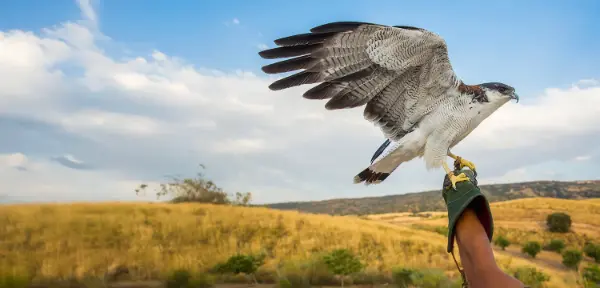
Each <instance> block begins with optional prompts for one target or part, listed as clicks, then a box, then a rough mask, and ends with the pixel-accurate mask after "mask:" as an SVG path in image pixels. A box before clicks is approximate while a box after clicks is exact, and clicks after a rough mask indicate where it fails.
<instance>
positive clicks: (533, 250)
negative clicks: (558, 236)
mask: <svg viewBox="0 0 600 288" xmlns="http://www.w3.org/2000/svg"><path fill="white" fill-rule="evenodd" d="M540 251H542V245H540V243H539V242H537V241H530V242H527V243H525V245H523V248H521V252H523V253H526V254H528V255H529V256H531V257H533V258H535V255H537V254H538V253H540Z"/></svg>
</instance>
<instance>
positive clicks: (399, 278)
mask: <svg viewBox="0 0 600 288" xmlns="http://www.w3.org/2000/svg"><path fill="white" fill-rule="evenodd" d="M415 273H418V271H416V270H412V269H406V268H395V269H393V270H392V279H393V280H394V283H395V284H396V285H397V286H398V287H399V288H408V287H410V286H411V285H413V284H414V283H413V282H412V277H411V276H412V275H413V274H415Z"/></svg>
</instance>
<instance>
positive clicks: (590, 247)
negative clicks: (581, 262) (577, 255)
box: [583, 243, 600, 263]
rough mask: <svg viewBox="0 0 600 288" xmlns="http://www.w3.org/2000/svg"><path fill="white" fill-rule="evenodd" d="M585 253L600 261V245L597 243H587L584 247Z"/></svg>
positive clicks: (597, 261)
mask: <svg viewBox="0 0 600 288" xmlns="http://www.w3.org/2000/svg"><path fill="white" fill-rule="evenodd" d="M583 253H585V255H586V256H588V257H590V258H592V259H594V261H595V262H596V263H600V245H598V244H595V243H587V244H585V246H584V247H583Z"/></svg>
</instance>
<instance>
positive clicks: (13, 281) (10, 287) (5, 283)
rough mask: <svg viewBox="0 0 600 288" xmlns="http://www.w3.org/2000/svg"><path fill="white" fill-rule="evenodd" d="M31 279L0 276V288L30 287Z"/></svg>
mask: <svg viewBox="0 0 600 288" xmlns="http://www.w3.org/2000/svg"><path fill="white" fill-rule="evenodd" d="M29 284H30V283H29V278H27V277H22V276H16V275H3V276H0V287H2V288H5V287H6V288H26V287H29Z"/></svg>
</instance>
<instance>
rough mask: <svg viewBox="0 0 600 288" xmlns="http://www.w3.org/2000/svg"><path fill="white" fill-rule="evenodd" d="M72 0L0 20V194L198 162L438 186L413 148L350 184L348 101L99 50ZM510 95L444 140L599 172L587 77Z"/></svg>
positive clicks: (515, 176)
mask: <svg viewBox="0 0 600 288" xmlns="http://www.w3.org/2000/svg"><path fill="white" fill-rule="evenodd" d="M78 3H79V6H80V8H81V12H82V16H83V18H84V19H82V20H81V21H76V22H65V23H60V24H58V25H56V26H54V27H48V28H46V29H44V30H43V31H42V32H41V33H34V32H32V31H24V30H12V31H0V77H1V79H3V80H2V81H0V132H1V133H2V135H3V141H0V142H1V143H0V201H4V202H15V201H94V200H134V199H139V198H136V196H135V193H134V192H133V190H134V188H135V187H136V186H137V185H138V184H139V183H141V182H149V183H156V182H159V181H162V180H164V179H165V178H164V177H165V176H166V175H173V174H178V175H182V176H186V175H189V176H191V175H194V173H195V172H196V171H197V169H196V168H197V167H198V164H204V165H206V166H207V173H208V175H209V176H210V177H211V178H213V179H214V180H215V181H216V182H217V183H218V184H219V185H221V186H223V187H224V188H225V189H226V190H227V191H230V192H235V191H251V192H253V194H254V198H255V202H257V203H264V202H279V201H298V200H317V199H328V198H338V197H361V196H372V195H384V194H397V193H405V192H413V191H418V190H422V189H435V188H438V187H439V186H440V185H441V181H442V176H443V174H442V171H441V170H438V171H426V170H425V166H424V165H423V163H422V162H421V161H419V160H416V161H413V162H410V163H407V164H405V165H403V166H401V167H400V168H399V169H398V170H396V172H395V173H394V174H393V175H392V176H391V177H390V178H388V180H386V182H385V183H384V184H382V185H378V186H370V187H365V186H363V185H354V184H352V178H353V176H354V175H355V174H356V173H357V172H360V171H361V170H362V169H363V168H365V167H366V166H367V165H368V164H369V162H368V161H369V159H370V157H371V155H372V153H373V152H374V151H375V149H377V147H378V146H379V145H380V144H381V142H383V140H384V139H383V136H382V135H381V133H380V132H379V130H378V129H377V128H376V127H375V126H373V125H372V124H370V123H369V122H367V121H365V120H363V117H362V111H361V110H360V109H355V110H345V111H332V112H329V111H326V110H325V109H324V107H323V106H324V104H325V103H324V102H319V101H310V100H306V99H303V98H302V97H301V95H302V92H303V91H304V90H305V89H306V88H304V87H301V88H297V89H291V90H289V91H283V92H272V91H269V90H268V88H267V86H268V85H269V84H270V83H271V82H272V81H273V80H274V79H273V78H269V77H266V76H264V75H255V74H253V73H250V72H247V71H233V72H228V71H219V70H217V69H211V68H210V67H202V68H199V67H196V66H194V65H193V64H191V63H188V62H186V61H185V59H180V58H178V57H176V56H174V55H167V54H165V53H163V52H161V51H152V52H151V53H139V55H138V56H135V57H131V56H128V57H124V56H122V55H116V54H118V53H108V52H106V51H105V50H104V45H106V44H107V43H111V42H115V41H114V40H111V39H110V38H109V36H110V35H103V34H102V33H101V32H100V30H99V28H98V25H97V24H98V18H99V16H98V15H97V13H96V12H95V11H94V9H93V5H90V2H87V1H79V2H78ZM234 20H237V19H234ZM234 22H235V21H234ZM237 23H239V21H237ZM121 44H123V45H125V46H126V43H121ZM261 45H264V44H261ZM260 47H262V46H260ZM253 48H254V49H248V52H247V53H249V54H252V55H255V54H256V47H253ZM128 55H131V54H128ZM256 57H258V55H256ZM522 97H523V98H528V99H529V100H528V101H522V102H521V103H519V104H515V103H509V104H507V105H506V106H504V107H502V108H501V109H500V110H499V111H498V112H497V113H496V114H494V115H492V116H491V117H490V118H489V119H487V120H486V121H485V122H484V123H483V124H482V125H481V126H480V127H479V128H478V129H476V131H474V132H473V133H472V134H471V135H470V136H469V137H468V138H467V139H466V140H465V141H463V142H462V143H461V144H459V146H458V147H456V148H455V150H454V153H455V154H458V155H461V156H463V157H465V158H467V159H469V160H471V161H473V162H474V163H475V164H476V165H477V166H478V169H479V171H480V174H481V175H482V176H480V177H482V180H481V181H482V182H488V183H490V182H503V181H524V180H534V179H563V180H567V179H581V178H588V177H600V175H596V176H595V174H593V173H596V172H590V171H598V168H600V167H598V165H597V164H596V162H597V161H595V159H597V158H598V149H597V148H596V147H600V146H599V144H600V137H599V136H598V135H599V132H600V131H599V130H600V116H598V115H600V83H599V82H598V81H596V80H594V79H585V80H582V81H580V82H576V83H574V84H573V86H572V87H567V88H548V89H546V90H545V91H543V93H541V94H540V95H522ZM522 103H523V104H522ZM569 171H575V172H569ZM582 171H583V172H582ZM143 199H144V200H148V199H151V197H146V198H143Z"/></svg>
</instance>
